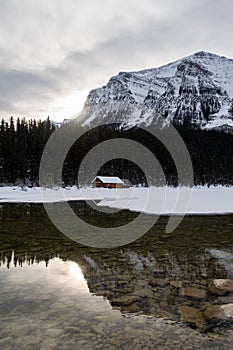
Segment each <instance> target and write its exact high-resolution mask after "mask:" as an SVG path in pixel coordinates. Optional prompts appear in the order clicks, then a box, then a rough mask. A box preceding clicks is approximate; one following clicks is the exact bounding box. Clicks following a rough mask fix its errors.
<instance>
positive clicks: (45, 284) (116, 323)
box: [0, 202, 233, 350]
mask: <svg viewBox="0 0 233 350" xmlns="http://www.w3.org/2000/svg"><path fill="white" fill-rule="evenodd" d="M56 205H57V206H59V204H56ZM71 205H72V207H73V209H74V210H75V211H76V212H77V213H78V215H79V216H80V217H81V218H82V219H83V220H85V221H87V222H90V223H92V224H95V225H98V226H101V225H102V226H104V227H106V226H108V225H109V226H110V225H111V224H113V225H115V226H116V225H119V224H124V223H126V222H129V221H130V220H132V219H133V218H134V217H135V216H136V215H137V214H135V213H130V212H127V211H123V212H120V213H117V214H108V216H107V214H99V213H96V212H95V211H94V210H93V209H90V208H89V207H88V206H87V205H86V204H85V203H83V202H76V203H72V204H71ZM109 215H110V216H109ZM0 217H1V224H0V225H1V226H0V261H1V266H0V281H1V288H0V349H3V350H7V349H16V348H17V349H23V350H27V349H35V350H36V349H44V350H49V349H67V350H68V349H78V350H91V349H104V350H105V349H109V350H110V349H134V350H141V349H143V350H144V349H167V350H170V349H174V350H176V349H184V350H189V349H190V350H191V349H224V350H225V349H230V350H232V343H233V324H232V323H231V322H226V321H225V320H222V321H221V322H213V321H211V320H209V319H207V318H206V317H205V310H206V309H207V308H208V307H209V306H211V305H225V304H226V303H230V302H231V303H230V304H232V303H233V296H232V295H231V294H228V295H227V296H219V295H216V294H213V293H211V292H210V290H209V289H208V282H209V280H211V279H215V278H233V241H232V238H233V216H231V215H228V216H202V217H199V216H189V217H185V218H184V220H183V222H182V224H181V225H180V226H179V227H178V228H177V229H176V231H175V232H173V233H172V234H166V233H165V227H166V222H167V218H166V217H163V218H160V219H159V221H158V223H157V224H156V225H155V226H154V227H153V228H152V229H151V230H150V232H148V233H147V234H146V235H144V236H143V237H142V238H140V239H139V240H137V241H135V242H134V243H131V244H129V245H127V246H124V247H120V248H115V249H94V248H89V247H85V246H82V245H80V244H78V243H77V242H73V241H71V240H70V239H68V238H67V237H65V236H64V235H63V234H61V233H60V232H59V231H58V230H57V229H56V228H55V227H54V226H53V225H52V224H51V223H50V221H49V219H48V218H47V215H46V213H45V211H44V209H43V205H41V204H3V205H1V208H0ZM77 229H78V228H77Z"/></svg>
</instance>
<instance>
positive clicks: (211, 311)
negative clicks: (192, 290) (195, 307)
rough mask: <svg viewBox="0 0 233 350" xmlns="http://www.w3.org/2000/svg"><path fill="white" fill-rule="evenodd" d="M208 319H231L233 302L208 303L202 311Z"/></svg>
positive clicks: (218, 320)
mask: <svg viewBox="0 0 233 350" xmlns="http://www.w3.org/2000/svg"><path fill="white" fill-rule="evenodd" d="M204 316H205V318H206V319H207V320H208V321H214V322H220V321H233V304H225V305H210V306H208V307H207V308H206V310H205V311H204Z"/></svg>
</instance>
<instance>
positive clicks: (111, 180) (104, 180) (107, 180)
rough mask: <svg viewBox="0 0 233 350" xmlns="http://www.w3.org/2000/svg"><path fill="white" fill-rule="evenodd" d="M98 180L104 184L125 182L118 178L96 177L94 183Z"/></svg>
mask: <svg viewBox="0 0 233 350" xmlns="http://www.w3.org/2000/svg"><path fill="white" fill-rule="evenodd" d="M96 179H99V180H100V181H101V182H102V183H104V184H106V183H107V184H123V183H124V181H122V180H121V179H120V178H119V177H117V176H96V177H95V178H94V180H93V181H92V182H94V181H95V180H96Z"/></svg>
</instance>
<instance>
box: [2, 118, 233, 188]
mask: <svg viewBox="0 0 233 350" xmlns="http://www.w3.org/2000/svg"><path fill="white" fill-rule="evenodd" d="M80 127H81V126H80V125H79V124H78V123H73V122H72V123H71V122H70V123H67V124H63V125H61V127H60V129H59V132H60V134H61V135H62V137H63V142H64V143H65V142H67V140H69V139H70V137H71V136H72V135H74V133H75V132H76V131H77V129H78V128H80ZM55 129H56V127H55V126H54V125H53V123H52V122H51V121H50V120H49V118H47V120H45V121H41V120H40V121H37V120H28V121H27V120H25V119H17V120H16V121H15V120H14V119H13V117H11V118H10V120H9V121H5V120H4V119H3V120H2V121H1V124H0V184H1V185H21V186H24V185H27V186H38V184H39V167H40V160H41V156H42V153H43V150H44V147H45V145H46V143H47V141H48V139H49V137H50V136H51V135H52V133H53V132H54V130H55ZM178 132H179V133H180V135H181V137H182V138H183V140H184V142H185V144H186V147H187V149H188V151H189V154H190V157H191V160H192V164H193V169H194V183H195V185H218V184H221V185H233V137H232V134H229V133H223V132H222V133H221V132H219V131H204V130H194V129H188V128H179V129H178ZM114 138H128V139H132V140H135V141H137V142H139V143H140V144H142V145H144V146H146V147H147V148H148V149H149V150H150V151H151V152H152V153H153V154H154V155H155V157H156V158H157V160H158V161H159V163H160V165H161V167H162V169H163V172H164V174H165V180H166V183H167V184H168V185H172V186H176V185H177V184H178V182H179V179H178V175H177V169H176V164H175V163H174V160H173V159H172V157H171V155H170V154H169V152H168V150H167V149H166V147H165V145H163V144H162V143H161V142H160V141H159V140H158V139H156V138H155V137H153V136H152V135H150V134H148V133H147V132H146V131H145V130H143V129H140V128H132V129H123V128H122V127H120V126H119V125H118V124H112V125H105V126H102V127H96V128H93V129H92V130H89V131H87V130H86V131H85V130H83V133H82V136H81V137H80V138H79V139H78V140H77V141H76V142H75V143H74V144H73V146H72V147H71V148H70V150H69V152H68V154H67V156H66V158H65V162H64V165H63V173H62V180H63V185H64V186H66V185H74V184H76V185H77V184H78V171H79V167H80V164H81V162H82V160H83V158H84V156H85V155H86V154H87V152H88V151H89V150H90V149H91V148H93V147H94V146H96V145H97V144H99V143H100V142H103V141H105V140H108V139H114ZM174 147H175V145H174ZM148 166H149V163H148ZM184 169H185V164H184ZM184 171H185V170H184ZM98 175H108V176H119V177H120V178H123V179H127V180H129V181H130V182H131V183H132V184H133V185H147V184H148V183H150V184H153V185H155V186H158V185H161V184H163V179H162V178H159V177H155V178H152V179H148V178H146V176H145V174H144V172H143V170H142V169H140V168H139V166H138V165H137V164H135V163H133V162H131V161H129V160H126V159H113V160H111V161H109V162H107V163H105V164H104V165H102V166H101V167H100V169H99V172H98ZM82 185H85V183H83V184H82ZM86 185H89V184H88V183H87V184H86Z"/></svg>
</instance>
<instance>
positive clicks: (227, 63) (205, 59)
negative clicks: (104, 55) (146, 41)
mask: <svg viewBox="0 0 233 350" xmlns="http://www.w3.org/2000/svg"><path fill="white" fill-rule="evenodd" d="M119 106H120V107H119ZM158 115H160V116H161V117H162V118H163V119H164V122H165V123H172V124H174V125H178V126H187V127H193V128H201V129H222V130H229V129H230V130H233V60H232V59H227V58H225V57H220V56H218V55H215V54H211V53H208V52H197V53H195V54H193V55H191V56H188V57H186V58H184V59H181V60H178V61H176V62H173V63H170V64H167V65H165V66H162V67H160V68H152V69H147V70H143V71H139V72H120V73H119V74H118V75H117V76H114V77H112V78H111V79H110V80H109V82H108V83H107V85H106V86H103V87H101V88H98V89H95V90H92V91H91V92H90V93H89V95H88V98H87V100H86V103H85V107H84V110H83V111H82V113H81V116H80V117H81V120H82V122H83V123H84V124H95V123H96V122H97V121H98V122H100V121H104V122H114V123H116V122H120V123H122V124H124V125H126V126H129V127H131V126H137V125H140V124H141V123H146V124H150V123H155V122H156V120H157V118H158Z"/></svg>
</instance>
